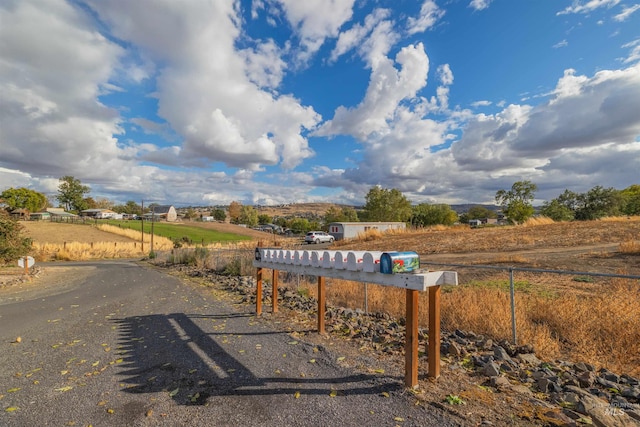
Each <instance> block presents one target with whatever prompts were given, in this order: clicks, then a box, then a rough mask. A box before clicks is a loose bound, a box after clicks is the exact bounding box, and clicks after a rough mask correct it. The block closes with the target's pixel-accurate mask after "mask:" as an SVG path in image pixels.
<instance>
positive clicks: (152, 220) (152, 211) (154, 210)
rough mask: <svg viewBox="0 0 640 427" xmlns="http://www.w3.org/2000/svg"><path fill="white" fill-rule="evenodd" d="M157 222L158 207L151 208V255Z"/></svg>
mask: <svg viewBox="0 0 640 427" xmlns="http://www.w3.org/2000/svg"><path fill="white" fill-rule="evenodd" d="M154 222H156V205H153V206H152V207H151V253H153V223H154Z"/></svg>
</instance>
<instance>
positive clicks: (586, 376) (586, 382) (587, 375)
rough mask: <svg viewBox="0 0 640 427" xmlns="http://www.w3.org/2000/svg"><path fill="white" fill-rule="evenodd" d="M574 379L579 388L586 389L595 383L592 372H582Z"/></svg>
mask: <svg viewBox="0 0 640 427" xmlns="http://www.w3.org/2000/svg"><path fill="white" fill-rule="evenodd" d="M576 378H577V379H578V381H579V382H580V387H582V388H588V387H591V386H593V383H594V382H595V381H596V375H595V374H594V373H593V372H592V371H583V372H580V373H579V374H578V375H576Z"/></svg>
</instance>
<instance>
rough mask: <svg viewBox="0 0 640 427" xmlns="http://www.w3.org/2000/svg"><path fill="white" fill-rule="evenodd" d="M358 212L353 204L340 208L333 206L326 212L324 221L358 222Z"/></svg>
mask: <svg viewBox="0 0 640 427" xmlns="http://www.w3.org/2000/svg"><path fill="white" fill-rule="evenodd" d="M358 221H359V219H358V213H357V212H356V210H355V209H354V208H352V207H351V206H344V207H342V208H339V207H337V206H331V207H330V208H329V209H327V212H325V214H324V223H325V224H330V223H332V222H358Z"/></svg>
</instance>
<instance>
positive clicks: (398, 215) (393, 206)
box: [364, 186, 412, 221]
mask: <svg viewBox="0 0 640 427" xmlns="http://www.w3.org/2000/svg"><path fill="white" fill-rule="evenodd" d="M365 200H366V203H365V205H364V217H365V218H366V220H367V221H407V220H409V218H410V217H411V213H412V209H411V202H409V200H407V198H406V197H405V196H404V194H402V193H401V192H400V190H397V189H395V188H393V189H391V190H389V189H386V188H382V187H380V186H375V187H372V188H371V189H370V190H369V192H368V193H367V195H366V196H365Z"/></svg>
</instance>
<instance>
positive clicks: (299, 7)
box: [268, 0, 355, 63]
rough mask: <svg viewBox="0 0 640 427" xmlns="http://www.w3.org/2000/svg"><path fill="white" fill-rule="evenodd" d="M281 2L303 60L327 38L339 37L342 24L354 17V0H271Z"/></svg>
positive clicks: (314, 51)
mask: <svg viewBox="0 0 640 427" xmlns="http://www.w3.org/2000/svg"><path fill="white" fill-rule="evenodd" d="M268 1H271V2H272V3H278V4H280V6H281V7H282V9H283V10H284V14H285V16H286V18H287V20H288V21H289V23H290V24H291V26H292V28H293V30H294V32H295V33H296V34H297V35H298V37H299V38H300V45H301V50H300V52H299V53H298V59H299V60H300V62H302V63H305V62H306V61H308V60H309V58H311V57H312V56H313V55H314V54H315V53H316V52H317V51H318V49H320V47H321V46H322V44H323V43H324V41H325V40H326V39H327V38H333V37H337V36H338V32H339V29H340V27H341V26H342V25H343V24H344V23H345V22H347V21H349V20H350V19H351V16H352V15H353V4H354V2H355V0H328V1H327V0H305V1H299V0H268Z"/></svg>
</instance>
